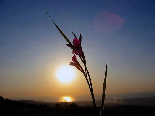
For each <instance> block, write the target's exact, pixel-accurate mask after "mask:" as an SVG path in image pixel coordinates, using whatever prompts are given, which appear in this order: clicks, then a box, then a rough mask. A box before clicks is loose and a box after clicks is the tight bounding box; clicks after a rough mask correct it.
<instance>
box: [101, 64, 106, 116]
mask: <svg viewBox="0 0 155 116" xmlns="http://www.w3.org/2000/svg"><path fill="white" fill-rule="evenodd" d="M106 80H107V64H106V69H105V77H104V81H103V93H102V103H101V109H100V116H103V115H104V104H105V91H106Z"/></svg>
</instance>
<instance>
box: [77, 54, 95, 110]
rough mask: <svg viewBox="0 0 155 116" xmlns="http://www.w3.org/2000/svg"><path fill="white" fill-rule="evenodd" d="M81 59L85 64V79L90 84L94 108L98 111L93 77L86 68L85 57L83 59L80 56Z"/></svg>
mask: <svg viewBox="0 0 155 116" xmlns="http://www.w3.org/2000/svg"><path fill="white" fill-rule="evenodd" d="M79 57H80V59H81V61H82V62H83V64H84V67H85V73H84V76H85V78H86V80H87V83H88V86H89V90H90V93H91V96H92V100H93V107H94V109H96V103H95V97H94V93H93V86H92V82H91V77H90V74H89V71H88V69H87V66H86V60H85V56H84V55H83V57H81V56H79ZM87 75H88V77H89V78H87ZM88 79H89V80H88Z"/></svg>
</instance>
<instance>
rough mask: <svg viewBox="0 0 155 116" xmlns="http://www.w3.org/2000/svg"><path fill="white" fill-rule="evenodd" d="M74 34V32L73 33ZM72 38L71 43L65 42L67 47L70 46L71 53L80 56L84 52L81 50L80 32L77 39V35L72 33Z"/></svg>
mask: <svg viewBox="0 0 155 116" xmlns="http://www.w3.org/2000/svg"><path fill="white" fill-rule="evenodd" d="M73 34H74V33H73ZM74 37H75V38H74V39H73V45H71V44H66V45H67V46H68V47H71V49H73V51H72V53H73V54H76V55H80V56H82V55H83V54H84V53H83V50H82V47H81V40H82V36H81V34H80V37H79V39H77V37H76V36H75V34H74Z"/></svg>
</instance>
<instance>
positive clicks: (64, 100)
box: [60, 96, 73, 102]
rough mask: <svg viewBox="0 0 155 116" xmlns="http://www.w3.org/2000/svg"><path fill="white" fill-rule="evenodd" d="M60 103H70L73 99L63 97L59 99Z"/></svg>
mask: <svg viewBox="0 0 155 116" xmlns="http://www.w3.org/2000/svg"><path fill="white" fill-rule="evenodd" d="M60 101H61V102H72V101H73V99H72V98H71V97H69V96H64V97H61V98H60Z"/></svg>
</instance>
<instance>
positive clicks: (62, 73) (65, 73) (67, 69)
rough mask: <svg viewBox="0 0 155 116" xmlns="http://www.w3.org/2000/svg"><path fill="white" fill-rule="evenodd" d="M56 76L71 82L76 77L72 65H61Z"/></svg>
mask: <svg viewBox="0 0 155 116" xmlns="http://www.w3.org/2000/svg"><path fill="white" fill-rule="evenodd" d="M56 76H57V78H58V79H59V81H60V82H62V83H69V82H71V81H72V80H73V79H74V78H75V71H74V69H73V68H72V67H71V66H67V65H64V66H61V67H60V68H59V69H58V70H57V72H56Z"/></svg>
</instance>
